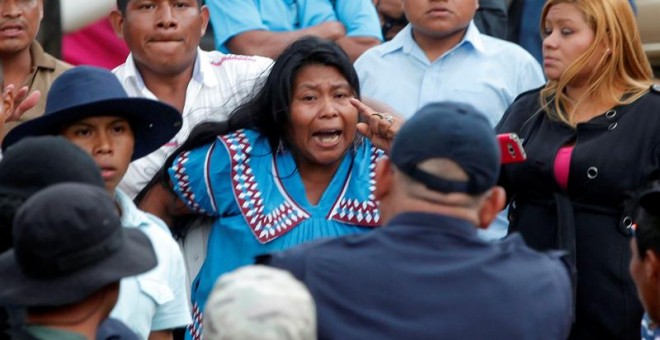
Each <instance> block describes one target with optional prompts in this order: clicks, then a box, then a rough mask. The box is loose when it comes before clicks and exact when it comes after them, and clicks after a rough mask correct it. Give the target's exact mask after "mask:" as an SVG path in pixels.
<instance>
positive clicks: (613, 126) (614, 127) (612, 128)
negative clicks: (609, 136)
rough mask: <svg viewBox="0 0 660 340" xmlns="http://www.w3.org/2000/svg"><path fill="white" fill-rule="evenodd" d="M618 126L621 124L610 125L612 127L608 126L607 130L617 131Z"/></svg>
mask: <svg viewBox="0 0 660 340" xmlns="http://www.w3.org/2000/svg"><path fill="white" fill-rule="evenodd" d="M617 125H619V124H618V123H616V122H614V123H612V124H610V126H608V127H607V129H608V130H610V131H612V130H614V129H616V127H617Z"/></svg>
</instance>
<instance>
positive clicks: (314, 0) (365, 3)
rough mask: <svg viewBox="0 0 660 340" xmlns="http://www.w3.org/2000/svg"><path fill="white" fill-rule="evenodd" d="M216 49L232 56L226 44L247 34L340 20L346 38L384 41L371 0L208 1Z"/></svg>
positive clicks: (281, 30) (282, 30)
mask: <svg viewBox="0 0 660 340" xmlns="http://www.w3.org/2000/svg"><path fill="white" fill-rule="evenodd" d="M206 6H207V7H208V8H209V12H210V13H211V24H212V25H213V32H214V34H215V46H216V49H218V50H219V51H221V52H224V53H229V50H228V49H227V47H226V46H225V43H226V42H227V41H228V40H229V39H231V38H232V37H234V36H236V35H238V34H240V33H243V32H247V31H253V30H268V31H273V32H288V31H295V30H299V29H301V28H306V27H310V26H315V25H318V24H321V23H323V22H327V21H340V22H341V23H342V24H344V26H345V27H346V35H347V36H352V37H355V36H368V37H375V38H378V39H380V40H383V38H382V33H381V29H380V21H379V19H378V14H377V12H376V8H375V7H374V5H373V2H372V1H371V0H207V1H206Z"/></svg>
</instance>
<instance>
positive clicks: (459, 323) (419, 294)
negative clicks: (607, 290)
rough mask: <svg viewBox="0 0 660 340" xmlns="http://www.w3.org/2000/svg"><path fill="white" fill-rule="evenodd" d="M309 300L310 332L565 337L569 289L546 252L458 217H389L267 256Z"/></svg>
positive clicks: (357, 335) (569, 313) (334, 336)
mask: <svg viewBox="0 0 660 340" xmlns="http://www.w3.org/2000/svg"><path fill="white" fill-rule="evenodd" d="M266 263H267V264H269V265H271V266H274V267H278V268H283V269H287V270H289V271H291V272H292V273H293V274H294V275H295V276H296V277H297V278H298V279H300V280H301V281H303V282H304V283H305V284H306V285H307V287H308V288H309V290H310V292H311V294H312V296H313V297H314V300H315V302H316V307H317V315H318V331H319V339H565V338H566V337H567V336H568V334H569V331H570V326H571V318H572V317H571V316H572V308H573V307H572V306H573V304H572V293H571V285H570V280H569V275H568V271H567V269H566V266H565V265H564V264H563V263H562V262H561V260H559V259H558V258H557V256H556V255H552V254H543V253H538V252H536V251H533V250H531V249H530V248H528V247H527V246H526V245H525V244H524V242H523V240H522V238H520V237H519V236H518V235H511V236H510V237H507V238H506V239H504V240H501V241H498V242H495V243H492V242H487V241H483V240H481V239H480V238H479V237H478V236H477V232H476V229H475V227H474V226H473V225H471V224H470V223H468V222H467V221H464V220H460V219H456V218H452V217H448V216H442V215H436V214H426V213H405V214H400V215H398V216H396V217H395V218H394V219H392V221H390V222H389V223H388V224H387V225H385V226H384V227H383V228H379V229H377V230H375V231H373V232H370V233H366V234H361V235H352V236H348V237H342V238H337V239H331V240H324V241H320V242H315V243H312V244H307V245H303V246H301V247H297V248H294V249H291V250H289V251H286V252H283V253H277V254H274V255H271V256H270V257H269V258H267V259H266Z"/></svg>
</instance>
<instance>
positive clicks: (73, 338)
mask: <svg viewBox="0 0 660 340" xmlns="http://www.w3.org/2000/svg"><path fill="white" fill-rule="evenodd" d="M25 331H26V332H28V333H30V335H32V336H33V337H35V338H37V339H43V340H52V339H57V340H87V338H86V337H85V336H83V335H82V334H80V333H74V332H67V331H64V330H61V329H55V328H50V327H45V326H37V325H28V326H25Z"/></svg>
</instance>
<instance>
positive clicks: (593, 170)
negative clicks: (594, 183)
mask: <svg viewBox="0 0 660 340" xmlns="http://www.w3.org/2000/svg"><path fill="white" fill-rule="evenodd" d="M587 177H588V178H589V179H594V178H596V177H598V168H597V167H595V166H590V167H589V169H587Z"/></svg>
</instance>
